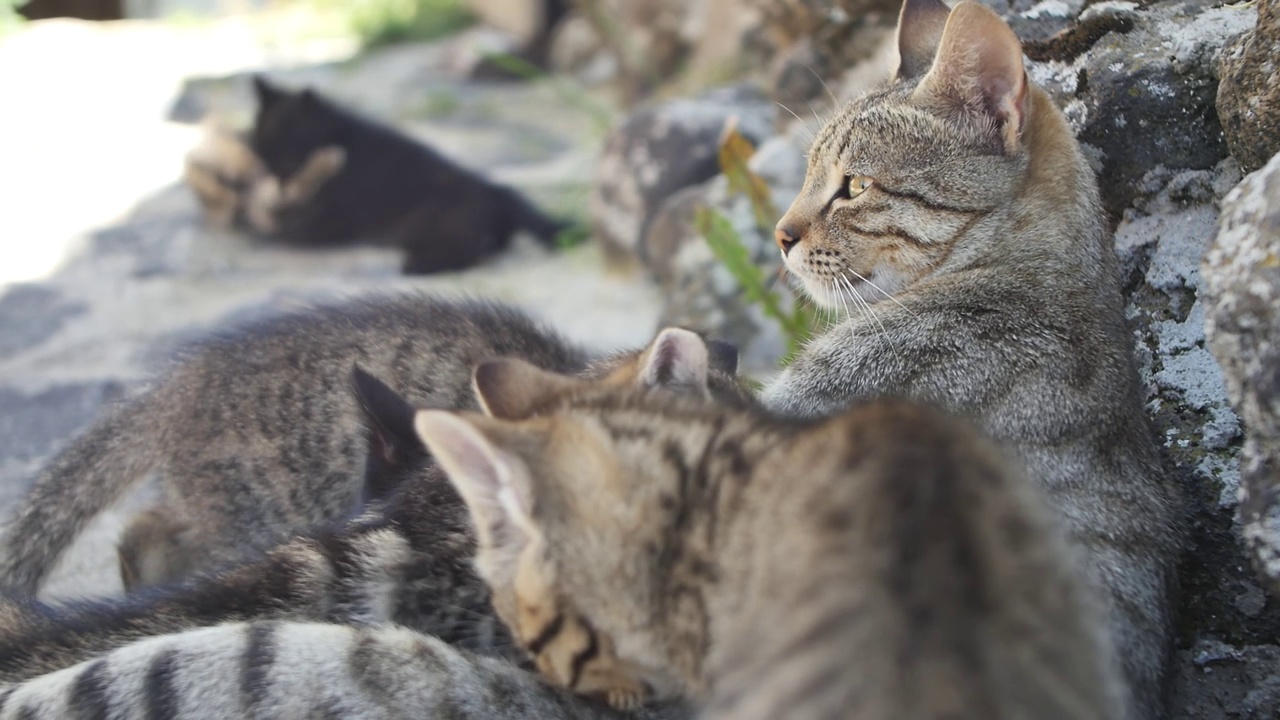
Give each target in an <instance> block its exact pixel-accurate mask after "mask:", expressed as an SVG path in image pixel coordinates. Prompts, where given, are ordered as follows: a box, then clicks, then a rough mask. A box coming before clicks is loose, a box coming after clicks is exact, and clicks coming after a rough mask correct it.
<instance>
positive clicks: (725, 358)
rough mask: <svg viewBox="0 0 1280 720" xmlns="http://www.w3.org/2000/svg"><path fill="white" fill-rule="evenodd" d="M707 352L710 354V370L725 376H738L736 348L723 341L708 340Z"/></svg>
mask: <svg viewBox="0 0 1280 720" xmlns="http://www.w3.org/2000/svg"><path fill="white" fill-rule="evenodd" d="M707 352H709V353H710V354H711V369H712V370H719V371H720V372H722V373H724V374H725V375H737V374H738V346H737V345H734V344H733V343H731V342H728V341H725V340H708V341H707Z"/></svg>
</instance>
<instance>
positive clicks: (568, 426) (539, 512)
mask: <svg viewBox="0 0 1280 720" xmlns="http://www.w3.org/2000/svg"><path fill="white" fill-rule="evenodd" d="M476 391H477V393H478V395H479V397H480V404H481V405H482V406H483V407H484V408H485V411H486V413H488V415H489V417H486V416H484V415H480V414H477V413H454V412H448V411H440V410H426V411H422V412H420V413H419V415H418V419H417V421H416V426H417V428H418V431H419V433H420V434H421V435H422V438H423V440H424V442H425V443H426V445H427V447H428V448H429V450H430V452H431V453H432V455H433V456H435V457H436V458H437V459H438V461H439V462H440V464H441V466H442V467H444V468H445V471H446V472H447V473H448V476H449V478H450V479H451V480H452V481H453V483H454V484H455V485H456V486H457V489H458V492H459V494H460V495H461V496H462V497H463V499H464V500H465V502H466V504H467V506H468V508H469V509H470V511H471V515H472V518H473V523H474V525H475V527H476V530H477V536H478V543H479V545H478V549H477V553H476V561H475V562H476V568H477V571H478V572H479V573H480V575H481V576H482V577H484V579H485V580H486V581H487V582H488V583H489V584H490V586H491V587H492V589H493V605H494V608H495V610H496V611H497V613H498V615H499V616H500V617H502V618H503V620H504V621H506V623H507V624H508V626H509V627H510V628H511V630H512V632H513V633H514V635H515V636H516V638H517V639H518V641H519V642H520V643H521V645H522V646H523V647H524V648H526V649H527V650H528V651H529V653H530V655H531V656H532V657H533V659H534V661H535V663H536V665H537V667H538V669H539V670H540V671H541V672H542V673H543V674H544V675H545V676H546V677H547V678H548V679H549V680H551V681H552V682H554V683H556V684H558V685H561V686H563V687H566V688H570V689H572V690H574V691H576V692H579V693H581V694H586V695H599V696H602V697H604V698H606V699H607V700H608V701H609V702H610V704H613V705H615V706H617V707H624V708H625V707H633V706H635V705H637V704H639V703H640V702H642V701H644V700H647V699H649V698H650V697H658V698H664V697H676V696H682V697H688V698H690V699H693V700H695V701H696V702H698V703H699V704H700V705H701V707H702V710H701V713H700V717H706V718H730V717H731V718H735V720H751V719H752V718H759V719H761V720H764V719H766V718H780V717H786V718H795V719H800V720H806V719H811V720H826V719H828V718H830V719H833V720H834V719H835V718H852V717H856V718H860V719H862V720H891V719H892V720H897V719H900V718H920V719H921V720H923V719H925V718H935V719H937V720H942V719H943V718H952V719H956V720H959V719H961V718H968V719H972V720H979V719H983V720H985V719H986V718H1003V719H1004V720H1018V719H1021V720H1053V719H1057V718H1071V719H1074V720H1101V719H1107V718H1118V717H1119V711H1118V706H1119V691H1118V689H1117V688H1115V687H1114V683H1115V682H1116V681H1115V680H1114V673H1113V672H1112V670H1113V668H1112V658H1111V656H1110V654H1109V647H1108V645H1107V641H1106V636H1105V633H1104V632H1103V631H1102V625H1101V623H1100V621H1099V620H1097V619H1096V618H1095V616H1094V613H1093V611H1092V605H1093V603H1094V600H1093V598H1092V589H1091V586H1090V585H1089V584H1088V583H1087V582H1086V580H1085V578H1084V576H1083V574H1082V573H1081V572H1080V569H1079V567H1078V562H1079V561H1078V559H1077V558H1076V556H1075V555H1074V553H1073V551H1072V550H1071V549H1070V548H1069V546H1068V544H1067V542H1066V539H1065V537H1063V534H1062V532H1061V529H1060V528H1059V527H1058V524H1057V521H1056V519H1055V518H1054V517H1053V516H1052V513H1051V511H1050V510H1049V509H1048V508H1047V507H1046V505H1045V503H1044V499H1043V498H1042V497H1041V496H1040V494H1039V491H1038V489H1037V488H1036V487H1035V485H1034V484H1033V483H1031V482H1029V481H1028V480H1027V479H1026V478H1025V477H1023V476H1022V475H1020V474H1018V473H1016V472H1014V471H1013V470H1011V469H1010V467H1009V465H1008V464H1007V463H1006V462H1005V460H1004V458H1003V457H1002V456H1001V454H1000V452H999V451H997V450H996V449H995V448H994V446H993V445H992V444H991V443H989V442H987V441H986V440H985V439H984V438H983V437H981V436H980V435H979V434H978V433H976V432H974V431H973V430H972V429H970V428H969V427H968V426H967V425H966V424H964V423H962V422H959V421H957V420H953V419H950V418H947V417H945V416H943V415H941V414H940V413H938V412H936V411H933V410H931V409H928V408H926V407H925V406H921V405H915V404H910V403H907V402H903V401H878V402H873V403H869V404H866V405H863V406H860V407H857V408H855V409H853V410H850V411H847V412H845V413H843V414H841V415H837V416H835V417H834V418H831V419H829V420H825V421H822V422H796V421H790V422H788V421H779V420H777V419H774V418H770V417H768V416H766V415H764V414H763V413H760V412H758V411H753V410H751V409H731V408H725V407H716V406H713V405H709V404H707V403H691V402H689V401H688V400H687V399H686V398H683V397H680V396H675V395H670V394H666V395H663V394H656V393H646V394H641V393H636V392H634V391H629V390H626V389H622V390H619V389H616V388H599V387H598V386H597V387H593V386H590V385H588V384H586V383H584V382H582V381H580V380H576V379H573V378H569V377H565V376H562V375H555V374H552V373H548V372H546V371H544V370H540V369H538V368H535V367H533V366H531V365H529V364H527V363H524V362H521V361H517V360H497V361H493V362H487V363H483V364H481V365H480V366H479V367H478V368H477V369H476ZM513 418H514V419H513Z"/></svg>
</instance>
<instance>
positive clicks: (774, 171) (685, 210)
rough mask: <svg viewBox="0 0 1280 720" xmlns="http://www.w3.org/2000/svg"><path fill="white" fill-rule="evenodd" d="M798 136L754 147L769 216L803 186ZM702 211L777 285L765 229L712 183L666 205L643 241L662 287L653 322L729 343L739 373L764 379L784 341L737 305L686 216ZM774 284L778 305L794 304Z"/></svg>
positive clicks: (723, 185) (744, 204) (767, 322)
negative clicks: (724, 225) (725, 225)
mask: <svg viewBox="0 0 1280 720" xmlns="http://www.w3.org/2000/svg"><path fill="white" fill-rule="evenodd" d="M806 133H807V130H806V129H805V128H804V127H803V126H802V125H795V126H793V130H792V132H791V133H789V134H787V135H779V136H775V137H773V138H770V139H769V140H767V141H765V142H764V143H762V144H761V145H760V146H759V148H758V149H757V150H756V153H755V155H753V156H752V158H751V161H750V162H749V163H748V166H749V167H750V168H751V170H752V171H753V172H755V173H756V174H758V175H760V176H761V178H763V179H764V180H765V182H767V183H768V184H769V187H770V189H771V191H772V194H773V198H772V199H773V204H774V205H775V207H777V208H785V207H787V206H788V205H790V204H791V201H792V200H794V199H795V196H796V195H797V194H799V192H800V186H801V185H802V184H803V183H804V174H805V159H804V149H805V147H806V146H807V145H808V137H807V134H806ZM702 207H708V208H711V209H712V210H715V211H716V212H718V213H720V214H722V215H723V216H724V217H725V218H726V219H727V220H728V221H729V224H730V225H732V226H733V229H734V231H735V232H736V233H737V235H738V238H739V240H740V241H741V242H742V243H743V244H744V245H745V246H746V248H747V250H748V252H749V253H750V254H751V256H752V258H753V259H754V260H755V262H756V265H757V266H759V267H760V268H761V270H762V272H764V273H765V276H766V277H769V278H771V279H773V278H777V277H780V276H779V275H778V273H779V272H780V271H781V265H782V263H781V259H780V258H779V256H778V250H777V247H776V246H775V245H774V241H773V232H772V228H763V229H762V228H760V227H758V226H757V224H756V218H755V215H754V213H753V211H752V208H751V204H750V202H748V201H747V199H746V198H745V197H743V196H741V195H737V194H733V193H730V192H729V187H728V182H727V181H726V180H725V178H724V177H723V176H718V177H716V178H714V179H712V180H710V181H708V182H706V183H704V184H703V185H700V186H696V187H693V188H688V189H686V190H684V191H681V192H680V193H677V194H675V195H673V196H671V197H670V198H668V199H667V200H666V201H665V202H664V203H663V205H662V207H661V208H660V209H659V212H658V213H657V215H656V216H655V219H654V221H653V223H652V224H651V225H650V228H649V231H648V233H647V235H646V238H645V246H646V247H648V248H649V249H650V255H649V257H648V265H649V267H650V269H651V270H653V271H654V274H655V275H656V276H657V277H658V279H659V281H660V282H661V283H662V290H663V297H664V298H665V300H666V302H665V305H664V309H663V312H662V316H661V319H660V322H661V323H665V324H676V325H685V326H688V327H696V328H698V329H700V330H703V331H706V332H710V333H713V334H715V335H716V336H717V337H722V338H725V339H728V340H731V341H733V342H734V343H736V344H737V345H738V347H739V350H740V352H741V360H740V363H741V367H742V368H743V370H744V371H746V372H752V373H765V372H769V371H772V370H773V369H774V368H775V367H776V364H777V359H778V358H779V357H780V356H781V355H782V354H783V353H784V351H785V349H786V338H785V337H784V336H783V334H782V331H781V328H780V327H779V325H778V324H777V322H776V321H774V320H772V319H770V318H767V317H766V316H765V315H764V313H763V312H762V311H761V309H760V308H759V307H758V306H754V305H749V304H748V303H747V302H745V299H744V297H743V293H742V288H741V287H740V285H739V283H738V281H737V280H736V279H735V278H734V277H733V276H732V275H731V274H730V273H729V272H728V271H727V270H726V269H725V268H724V267H723V265H722V264H721V263H720V262H719V260H717V259H716V257H715V256H714V255H713V254H712V252H711V248H710V247H709V246H708V245H707V243H706V241H705V240H704V239H703V238H702V236H701V235H700V234H699V233H698V231H697V228H696V226H695V224H694V216H695V213H696V212H697V211H698V209H699V208H702ZM774 283H775V287H776V288H777V289H778V290H779V291H780V295H781V296H782V298H783V301H784V303H788V304H789V303H790V302H794V298H793V297H792V296H791V294H790V293H789V292H787V289H786V283H785V282H782V281H778V280H774Z"/></svg>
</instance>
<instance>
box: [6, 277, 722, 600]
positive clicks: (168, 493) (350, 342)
mask: <svg viewBox="0 0 1280 720" xmlns="http://www.w3.org/2000/svg"><path fill="white" fill-rule="evenodd" d="M506 356H511V357H519V358H522V359H525V360H529V361H530V362H533V363H534V364H536V365H538V366H540V367H545V368H547V369H550V370H556V371H558V372H569V373H572V372H580V371H584V372H585V371H592V372H600V373H603V372H607V371H609V370H611V369H613V367H614V366H616V365H619V364H626V362H627V361H628V358H632V359H633V358H634V357H635V354H634V353H632V354H622V355H619V356H615V357H614V358H613V359H612V360H611V361H610V362H605V363H604V365H593V364H592V358H591V357H590V356H589V355H588V354H587V353H586V352H585V351H583V350H582V349H581V348H578V347H576V346H574V345H572V344H571V343H569V342H567V341H566V340H564V339H563V338H561V337H560V336H559V335H557V334H555V333H554V332H551V331H550V330H548V329H546V328H544V327H542V326H540V325H539V324H537V323H535V322H534V321H533V320H531V319H530V318H529V317H528V316H527V315H525V314H523V313H522V312H520V311H518V310H515V309H513V308H510V307H505V306H502V305H496V304H489V303H482V302H462V301H446V300H441V299H434V298H430V297H427V296H419V295H408V296H401V297H385V298H371V299H362V300H355V301H351V302H348V303H345V304H341V305H335V306H330V307H323V308H317V309H313V310H309V311H305V312H300V313H296V314H292V315H287V316H285V317H281V318H277V319H273V320H269V321H266V322H261V323H257V324H254V325H250V326H249V327H247V328H245V329H244V330H243V331H241V332H239V333H231V334H224V335H223V336H221V337H217V338H215V339H213V340H210V341H207V342H205V343H203V344H202V345H198V346H196V347H195V348H193V349H192V350H190V351H188V352H187V353H186V356H185V359H184V360H182V361H181V362H179V363H178V364H177V366H176V367H175V368H174V369H173V370H172V372H170V373H169V374H168V375H167V376H166V377H164V378H163V379H162V380H160V382H159V383H158V384H157V385H156V386H155V387H154V388H153V389H151V390H150V391H148V392H146V393H145V394H143V395H142V396H141V397H138V398H136V399H134V400H133V401H131V402H128V403H125V404H124V405H123V406H122V407H121V408H119V409H118V410H117V411H116V412H112V413H111V414H109V415H108V416H107V417H105V418H103V419H102V420H100V421H99V422H98V423H96V424H95V425H94V426H92V427H91V428H90V429H89V430H88V431H87V432H86V433H85V434H84V435H83V436H82V437H80V438H79V439H77V440H75V441H73V442H72V443H71V445H70V446H69V447H68V448H66V449H65V450H64V451H62V452H61V453H60V454H59V455H58V456H57V457H55V458H54V460H53V461H52V462H51V463H50V464H49V466H48V468H47V469H46V470H45V471H44V472H43V474H42V475H41V476H40V477H39V478H37V480H36V483H35V486H34V488H33V489H32V491H31V493H30V495H29V497H28V498H27V500H26V501H25V503H24V504H23V505H22V506H21V507H20V508H19V511H18V513H17V515H16V517H15V519H14V520H13V522H12V523H11V524H10V527H9V532H8V540H9V542H8V544H7V549H6V552H5V554H4V557H3V558H2V559H0V585H7V587H8V589H9V590H10V591H11V592H12V593H13V594H17V595H31V594H34V593H35V591H36V590H37V589H39V587H40V584H41V582H42V581H43V580H44V578H45V577H46V576H47V574H48V573H49V571H50V570H51V569H52V568H53V567H54V565H55V563H56V562H57V560H58V559H59V557H60V556H61V555H62V553H63V552H64V551H65V550H66V548H67V547H68V546H69V545H70V544H71V543H72V541H73V540H74V539H75V538H76V536H77V535H78V534H79V532H80V530H81V529H82V528H83V527H84V525H85V523H87V522H88V521H89V520H90V519H91V518H93V517H94V516H95V515H96V514H97V513H99V512H101V510H102V509H103V508H105V507H107V506H108V505H109V504H110V503H111V502H113V501H114V500H115V499H116V498H117V497H119V496H120V495H122V494H123V493H124V492H125V491H126V490H127V489H129V488H130V487H132V486H134V485H135V484H137V483H139V482H141V481H143V480H144V479H145V478H147V477H148V476H150V475H152V474H158V475H159V477H160V481H161V483H162V486H163V488H164V490H165V497H164V499H163V501H162V509H161V510H160V512H159V513H158V514H157V513H150V514H147V515H144V516H143V517H141V518H140V519H139V523H141V524H140V525H139V526H138V527H137V528H131V529H130V530H127V531H126V533H125V540H124V546H123V547H122V548H121V557H122V559H123V560H124V561H125V562H126V563H128V564H129V565H130V566H131V567H132V568H133V569H134V570H136V572H131V573H130V577H129V578H128V579H129V581H130V585H129V588H130V589H132V588H134V587H137V586H138V585H147V584H162V583H168V582H173V581H175V580H177V579H179V578H181V577H184V576H186V575H188V574H189V573H191V572H192V571H193V570H195V569H199V568H210V567H213V566H215V565H217V564H221V563H225V562H229V561H233V560H235V559H236V558H238V557H241V556H243V555H244V554H246V553H249V552H252V551H253V550H255V549H264V548H266V547H269V546H271V545H272V544H274V543H276V542H278V541H279V540H280V539H281V538H282V537H283V536H284V535H286V534H288V533H290V532H292V531H296V530H301V529H305V528H308V527H312V526H314V525H317V524H321V523H324V522H330V521H333V520H336V519H339V518H341V517H343V516H344V515H346V514H348V513H350V512H351V511H352V509H353V507H354V506H355V503H356V500H357V497H356V495H357V491H358V485H359V482H360V469H361V467H362V464H363V463H364V462H366V458H365V453H364V445H363V443H362V442H361V432H362V426H361V420H360V411H359V409H358V407H357V403H356V402H355V400H354V399H353V395H352V394H351V393H350V392H349V391H348V388H347V386H348V383H349V377H350V372H351V367H352V365H353V364H354V363H359V364H360V365H361V366H362V367H363V368H365V369H366V370H368V371H370V372H372V373H374V374H375V375H377V376H378V377H380V378H382V379H384V380H385V381H387V382H388V383H389V384H390V385H391V386H392V387H394V388H396V389H397V390H398V391H399V392H401V393H403V394H404V396H405V398H406V399H407V400H408V401H409V402H411V403H413V404H415V405H418V406H422V407H444V408H453V407H471V406H472V405H471V403H472V402H473V399H472V395H471V391H470V384H471V368H472V366H473V365H474V364H475V363H477V362H479V361H481V360H484V359H487V358H491V357H506ZM711 357H712V359H713V360H714V361H718V362H721V363H726V362H727V363H733V364H734V366H735V367H736V360H737V355H736V350H733V349H732V347H731V346H722V345H713V346H712V353H711ZM721 367H723V365H721ZM729 372H730V373H732V368H730V369H729ZM157 525H160V527H157ZM166 539H168V540H169V541H166Z"/></svg>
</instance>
